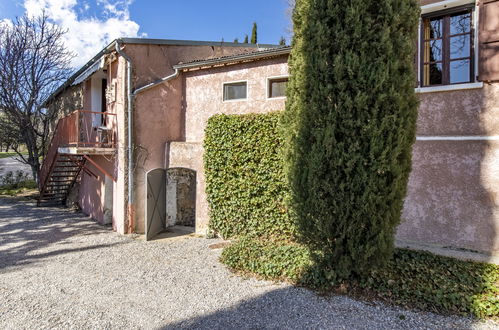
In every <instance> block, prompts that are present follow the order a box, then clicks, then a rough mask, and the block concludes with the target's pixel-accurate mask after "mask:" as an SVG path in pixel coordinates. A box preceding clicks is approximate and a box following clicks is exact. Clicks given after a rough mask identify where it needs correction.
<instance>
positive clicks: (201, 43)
mask: <svg viewBox="0 0 499 330" xmlns="http://www.w3.org/2000/svg"><path fill="white" fill-rule="evenodd" d="M120 40H121V41H122V42H123V43H125V44H143V45H172V46H224V47H247V48H278V47H282V46H279V45H272V44H246V43H236V42H225V41H198V40H175V39H148V38H121V39H120Z"/></svg>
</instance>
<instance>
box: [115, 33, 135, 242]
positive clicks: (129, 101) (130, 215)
mask: <svg viewBox="0 0 499 330" xmlns="http://www.w3.org/2000/svg"><path fill="white" fill-rule="evenodd" d="M115 48H116V52H118V54H120V55H121V56H123V58H124V59H125V61H126V68H127V91H128V98H127V108H128V109H127V110H128V111H127V112H128V146H127V148H128V233H129V234H131V233H133V231H134V227H135V226H134V225H135V223H134V220H135V219H134V209H133V202H134V190H133V183H134V173H133V169H134V167H135V164H134V161H133V136H132V134H133V113H132V109H133V92H132V69H133V67H132V60H131V58H130V57H129V56H128V55H127V54H125V53H124V52H123V51H122V50H121V41H120V40H119V39H118V40H116V47H115Z"/></svg>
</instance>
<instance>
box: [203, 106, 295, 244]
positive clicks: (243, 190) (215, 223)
mask: <svg viewBox="0 0 499 330" xmlns="http://www.w3.org/2000/svg"><path fill="white" fill-rule="evenodd" d="M280 116H281V114H280V113H277V112H275V113H270V114H265V115H256V114H252V115H242V116H235V115H217V116H213V117H211V118H210V119H209V121H208V125H207V128H206V137H205V141H204V148H205V155H204V165H205V174H206V193H207V199H208V203H209V206H210V229H211V230H213V231H215V232H217V233H218V234H220V235H222V237H224V238H232V237H240V236H250V237H255V236H258V237H260V236H266V237H291V236H293V232H294V225H293V222H292V221H291V218H290V215H289V212H288V210H287V209H286V206H285V199H286V197H287V194H288V191H289V190H288V188H287V184H286V182H285V176H284V172H283V166H282V153H281V148H282V140H281V138H280V134H279V133H278V125H279V119H280Z"/></svg>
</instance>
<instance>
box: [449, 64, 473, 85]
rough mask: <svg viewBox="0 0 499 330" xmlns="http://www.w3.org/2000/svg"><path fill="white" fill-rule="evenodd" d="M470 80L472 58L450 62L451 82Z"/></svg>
mask: <svg viewBox="0 0 499 330" xmlns="http://www.w3.org/2000/svg"><path fill="white" fill-rule="evenodd" d="M469 81H470V60H458V61H451V62H450V83H451V84H457V83H464V82H469Z"/></svg>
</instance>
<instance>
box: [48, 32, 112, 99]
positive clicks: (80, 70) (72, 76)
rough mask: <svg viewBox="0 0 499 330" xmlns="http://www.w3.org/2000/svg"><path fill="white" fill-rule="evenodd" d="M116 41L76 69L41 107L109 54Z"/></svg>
mask: <svg viewBox="0 0 499 330" xmlns="http://www.w3.org/2000/svg"><path fill="white" fill-rule="evenodd" d="M117 40H118V39H115V40H113V41H112V42H111V43H110V44H109V45H107V46H106V47H104V48H103V49H102V50H101V51H100V52H98V53H97V55H95V56H94V57H92V59H91V60H90V61H88V62H87V63H85V65H83V66H82V67H81V68H80V69H78V70H77V71H76V72H75V73H73V74H72V75H71V76H70V77H69V78H68V79H67V80H66V81H65V82H64V83H63V84H62V85H61V86H59V87H58V88H57V89H56V90H55V91H54V92H53V93H52V94H50V95H49V97H47V99H46V100H45V101H44V102H43V103H42V107H46V106H47V104H48V103H50V102H51V101H52V100H53V99H54V98H55V97H56V96H57V95H59V94H60V93H61V92H62V91H64V90H65V89H66V88H68V87H69V86H71V84H72V83H73V82H74V81H75V79H76V78H78V77H79V76H80V75H81V74H82V73H83V72H85V70H87V69H88V68H90V67H91V66H92V65H93V64H94V63H95V62H97V61H98V60H99V59H100V58H101V57H102V56H103V55H105V54H107V53H109V52H110V51H111V50H112V49H113V48H114V44H115V43H116V41H117Z"/></svg>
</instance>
